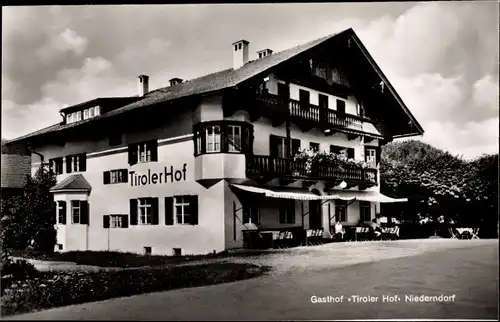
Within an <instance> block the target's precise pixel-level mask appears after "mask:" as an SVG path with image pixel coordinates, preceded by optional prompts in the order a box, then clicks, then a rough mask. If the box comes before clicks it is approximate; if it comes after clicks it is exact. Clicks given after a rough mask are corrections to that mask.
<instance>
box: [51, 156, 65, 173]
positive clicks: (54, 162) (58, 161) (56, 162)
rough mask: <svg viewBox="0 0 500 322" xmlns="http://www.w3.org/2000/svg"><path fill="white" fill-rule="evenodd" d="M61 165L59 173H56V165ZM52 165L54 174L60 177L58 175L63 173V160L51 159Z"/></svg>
mask: <svg viewBox="0 0 500 322" xmlns="http://www.w3.org/2000/svg"><path fill="white" fill-rule="evenodd" d="M58 163H59V164H61V171H57V168H58V166H57V164H58ZM52 164H53V167H54V169H53V170H54V173H55V174H56V175H60V174H63V173H64V160H63V159H61V158H55V159H52Z"/></svg>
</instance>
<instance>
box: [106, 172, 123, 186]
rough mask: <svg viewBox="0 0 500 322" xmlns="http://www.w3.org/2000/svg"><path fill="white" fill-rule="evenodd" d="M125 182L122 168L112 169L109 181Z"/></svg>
mask: <svg viewBox="0 0 500 322" xmlns="http://www.w3.org/2000/svg"><path fill="white" fill-rule="evenodd" d="M120 182H123V172H122V171H121V170H111V171H110V174H109V183H120Z"/></svg>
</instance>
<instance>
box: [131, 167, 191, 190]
mask: <svg viewBox="0 0 500 322" xmlns="http://www.w3.org/2000/svg"><path fill="white" fill-rule="evenodd" d="M186 168H187V163H184V165H183V166H182V169H181V170H175V171H174V166H170V167H165V169H164V171H163V172H152V171H151V169H149V170H148V173H144V174H141V173H136V172H135V171H129V176H130V185H131V186H132V187H137V186H147V185H150V184H163V183H172V182H177V181H186V170H187V169H186Z"/></svg>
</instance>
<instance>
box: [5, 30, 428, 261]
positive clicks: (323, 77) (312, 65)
mask: <svg viewBox="0 0 500 322" xmlns="http://www.w3.org/2000/svg"><path fill="white" fill-rule="evenodd" d="M227 50H228V51H229V50H231V52H232V55H233V66H232V67H231V68H229V69H226V70H223V71H220V72H217V73H214V74H210V75H206V76H203V77H200V78H196V79H193V80H190V81H185V82H183V81H182V80H181V79H179V78H173V79H172V80H171V81H170V85H169V86H167V87H164V88H159V89H156V90H153V91H149V85H148V83H149V78H148V76H145V75H141V76H139V81H138V83H139V84H138V85H139V95H137V96H130V97H112V98H96V99H93V100H91V101H88V102H84V103H81V104H78V105H75V106H71V107H67V108H64V109H62V110H61V111H60V114H61V116H62V120H61V122H60V123H58V124H55V125H53V126H50V127H48V128H45V129H42V130H39V131H36V132H33V133H31V134H28V135H25V136H22V137H19V138H17V139H14V140H12V141H10V142H8V144H9V145H10V146H15V147H17V148H18V149H19V148H21V147H22V148H23V149H24V151H25V153H26V154H28V155H31V160H32V162H31V163H32V172H34V171H36V170H37V169H38V168H39V167H40V165H41V164H49V166H50V168H51V169H52V170H53V171H54V172H55V174H56V175H57V182H58V183H57V185H56V186H54V187H53V188H52V192H53V194H54V204H55V210H54V218H55V225H56V227H57V240H58V249H60V250H62V251H72V250H111V251H126V252H136V253H144V252H146V253H152V254H172V253H173V254H179V253H181V254H203V253H208V252H213V251H217V252H219V251H223V250H227V249H232V248H241V247H244V246H248V245H247V244H246V243H244V236H245V235H246V233H245V232H246V231H255V230H257V231H260V232H261V233H264V232H274V233H273V234H272V235H269V234H268V235H266V236H272V238H271V239H274V240H280V239H281V238H283V236H286V237H285V238H287V239H289V242H290V243H292V244H293V242H296V244H298V243H300V241H301V239H302V238H304V237H305V236H306V234H307V231H314V232H315V234H316V233H317V232H319V234H321V235H323V237H325V238H328V237H329V236H330V232H331V228H332V226H333V225H334V224H335V222H337V221H340V222H342V224H343V225H344V226H355V225H357V224H359V223H360V221H369V220H371V219H373V218H375V216H376V215H377V214H378V212H379V209H380V202H396V201H400V200H394V199H391V198H388V197H386V196H383V195H381V194H380V192H379V191H380V189H379V182H380V179H379V176H380V175H379V171H378V163H379V160H380V149H381V147H382V146H383V145H384V144H386V143H387V142H390V141H391V140H393V138H401V137H409V136H415V135H422V134H423V129H422V127H421V126H420V124H419V123H418V122H417V120H416V119H415V118H414V116H413V115H412V114H411V112H410V111H409V110H408V108H407V107H406V106H405V104H404V103H403V101H402V100H401V98H400V97H399V96H398V94H397V93H396V91H395V90H394V88H393V87H392V86H391V84H390V83H389V81H388V79H387V78H386V77H385V76H384V74H383V73H382V71H381V70H380V68H379V67H378V66H377V64H376V63H375V61H374V60H373V58H372V57H371V56H370V54H369V53H368V51H367V50H366V48H365V47H364V46H363V44H362V43H361V41H360V39H359V38H358V37H357V36H356V34H355V33H354V31H353V30H352V29H348V30H345V31H343V32H341V33H338V34H335V35H331V36H328V37H324V38H321V39H318V40H315V41H312V42H309V43H307V44H304V45H300V46H297V47H294V48H291V49H288V50H285V51H282V52H278V53H273V52H272V51H271V50H269V49H264V50H259V51H257V54H256V55H254V56H255V58H256V59H255V60H250V56H251V54H250V44H249V42H248V41H246V40H241V41H238V42H235V43H234V44H232V45H230V44H228V48H227ZM252 56H253V55H252ZM304 149H312V150H314V151H320V152H322V151H326V153H330V152H331V153H332V154H339V155H343V157H344V159H350V160H354V161H342V163H310V162H309V161H308V159H304V158H303V157H302V158H295V156H296V154H297V153H298V152H300V151H302V150H304ZM302 156H304V155H302ZM337 162H340V161H337ZM363 162H366V164H362V163H363ZM350 163H353V164H355V165H353V166H349V164H350ZM261 236H264V235H262V234H261Z"/></svg>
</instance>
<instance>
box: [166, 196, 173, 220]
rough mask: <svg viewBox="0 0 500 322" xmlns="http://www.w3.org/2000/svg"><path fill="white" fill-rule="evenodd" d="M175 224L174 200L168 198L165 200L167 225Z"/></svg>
mask: <svg viewBox="0 0 500 322" xmlns="http://www.w3.org/2000/svg"><path fill="white" fill-rule="evenodd" d="M173 224H174V198H173V197H166V198H165V225H169V226H171V225H173Z"/></svg>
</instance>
